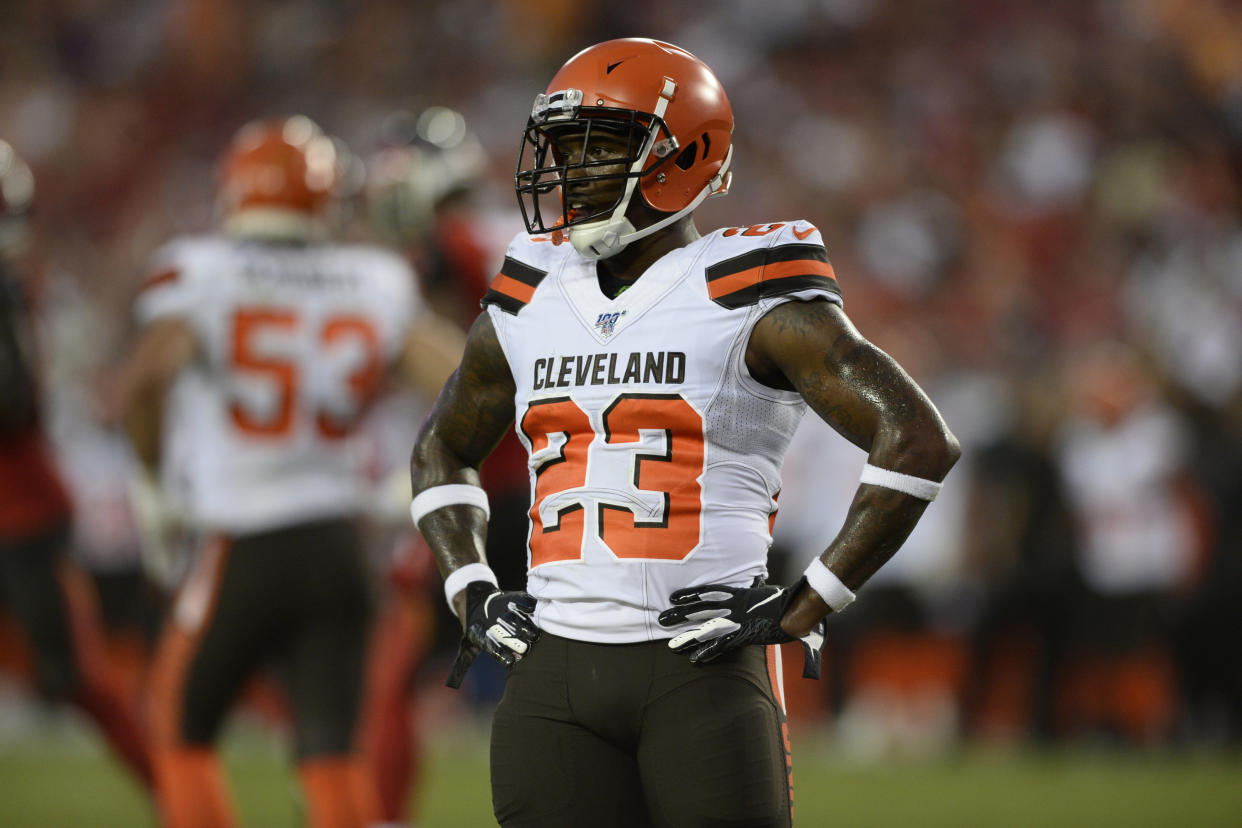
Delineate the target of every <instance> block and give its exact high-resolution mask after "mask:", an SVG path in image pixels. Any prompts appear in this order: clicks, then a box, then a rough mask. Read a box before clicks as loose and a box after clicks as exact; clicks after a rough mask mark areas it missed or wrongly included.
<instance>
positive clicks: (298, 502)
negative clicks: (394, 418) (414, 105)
mask: <svg viewBox="0 0 1242 828" xmlns="http://www.w3.org/2000/svg"><path fill="white" fill-rule="evenodd" d="M304 120H305V119H297V118H294V119H290V121H289V124H290V126H289V127H288V128H290V129H297V128H299V125H300V124H301V122H302V121H304ZM305 123H306V125H307V128H308V129H314V126H313V124H311V123H310V122H309V121H306V122H305ZM323 140H324V141H328V140H329V139H327V138H326V137H324V138H323ZM329 146H330V145H329ZM312 157H313V155H312ZM324 161H325V163H327V164H332V165H339V164H340V163H341V160H340V157H339V156H338V155H337V154H336V153H335V152H334V151H330V150H329V148H328V146H325V153H324ZM314 175H315V173H314V171H313V170H311V171H310V172H308V178H310V177H313V176H314ZM324 175H325V177H327V178H332V179H334V180H337V176H336V175H335V173H334V172H325V173H324ZM311 185H312V186H310V187H296V186H293V187H291V186H290V185H289V183H288V182H284V185H283V186H278V187H274V188H273V191H272V196H271V198H270V200H268V202H265V200H264V198H263V197H262V194H256V192H255V185H254V182H253V181H252V180H249V179H247V181H246V183H245V186H246V188H247V189H246V192H245V195H244V199H245V205H244V209H236V208H234V209H232V210H231V212H229V214H228V215H227V217H226V218H225V220H224V225H223V229H224V231H225V232H224V233H223V234H220V235H214V236H201V237H185V238H181V239H176V240H174V241H172V242H170V243H169V244H167V245H165V246H164V247H163V248H162V249H160V250H159V251H157V253H156V254H155V256H154V257H153V261H152V266H151V269H150V271H149V272H150V274H151V275H150V276H149V277H148V279H147V281H146V283H145V284H144V286H143V289H142V291H141V293H140V295H139V297H138V300H137V303H136V314H137V316H138V318H139V322H140V323H142V324H143V325H144V326H145V327H147V328H149V329H150V330H151V331H152V335H150V336H148V337H147V342H150V343H151V345H150V347H149V348H148V350H149V351H152V352H155V351H157V348H159V347H162V348H165V349H167V350H170V351H172V352H173V354H176V353H180V352H183V351H184V350H185V349H188V348H193V349H194V354H193V356H192V357H190V358H188V359H187V361H186V365H185V366H184V367H185V370H183V371H181V372H180V373H179V375H177V376H176V378H175V384H174V385H173V386H172V387H171V389H170V393H169V395H168V402H167V406H168V408H169V411H168V412H167V413H168V416H167V417H166V418H165V419H164V420H163V423H164V425H163V426H162V430H163V436H164V437H165V438H166V439H165V440H164V444H165V446H166V448H165V451H164V452H163V454H164V458H163V463H162V465H163V470H162V475H161V476H162V480H163V482H164V483H165V485H166V487H167V488H169V489H170V490H171V493H172V494H173V496H174V497H175V498H176V500H177V501H178V503H179V506H180V508H181V509H183V510H184V511H185V513H186V515H185V516H186V517H187V518H188V519H189V521H190V523H191V524H192V525H196V526H199V527H203V528H209V529H218V530H226V531H229V532H252V531H258V530H262V529H266V528H272V527H275V526H281V525H288V524H290V523H294V522H297V521H299V520H302V519H306V518H308V517H311V516H316V517H332V516H342V515H349V514H357V513H360V512H362V511H363V509H364V503H363V502H362V500H363V498H364V496H365V495H364V492H363V488H362V486H361V479H362V475H361V473H360V470H359V469H358V468H357V460H358V458H357V452H356V451H355V450H354V446H353V442H352V440H351V437H352V436H353V435H354V433H355V432H356V430H357V427H358V425H359V422H360V420H361V418H362V416H363V415H364V414H365V412H366V410H367V408H368V406H369V404H370V403H371V402H372V401H373V400H374V398H375V397H376V395H377V394H378V392H379V391H380V390H381V388H382V387H383V386H384V384H385V379H386V375H387V374H388V373H389V371H390V370H391V369H392V368H393V367H394V366H396V367H397V368H399V370H400V372H401V373H402V374H403V378H404V380H405V381H406V383H407V384H409V385H412V386H413V387H414V388H416V389H417V390H420V391H422V392H423V393H424V394H426V395H428V396H429V397H433V396H434V394H435V392H436V391H438V389H439V386H440V385H441V384H442V383H443V380H444V378H445V377H446V376H447V375H448V373H449V372H450V371H451V369H452V365H453V359H454V358H455V354H456V353H457V352H458V351H459V347H460V345H459V343H460V333H458V332H457V330H456V329H455V328H454V327H452V326H450V325H448V324H447V323H446V322H445V321H444V320H442V319H440V318H439V317H438V316H436V315H435V314H433V313H431V312H430V311H429V310H427V309H426V308H425V307H424V305H423V302H422V299H421V297H420V295H419V292H418V285H417V281H416V278H415V275H414V273H413V272H412V271H411V269H410V267H409V265H408V264H407V263H406V262H405V260H404V259H402V258H401V257H400V256H398V255H397V254H395V253H392V252H390V251H388V250H387V249H384V248H380V247H374V246H369V245H361V244H327V243H322V242H319V243H316V242H315V241H314V239H315V238H316V237H317V235H318V233H319V228H318V227H317V226H308V223H311V224H312V225H313V224H315V223H316V222H318V221H319V219H318V218H317V216H319V215H320V214H321V213H322V212H323V211H322V210H320V209H310V202H312V201H314V199H315V198H317V197H318V195H317V194H316V191H315V189H314V187H313V182H311ZM222 189H223V193H222V200H224V201H225V202H226V203H227V202H229V201H230V198H231V194H230V176H229V170H228V169H227V167H226V169H225V170H224V171H223V182H222ZM269 202H270V203H269ZM302 202H306V203H307V204H306V206H307V209H305V210H301V211H299V210H290V209H288V207H289V205H290V204H293V205H295V206H300V205H301V203H302ZM307 238H310V239H311V240H312V241H311V243H303V242H304V240H305V239H307ZM282 242H284V243H282ZM144 344H145V343H144ZM170 344H171V346H172V347H171V348H170V347H169V345H170ZM154 356H155V355H154V354H150V355H148V358H154ZM137 357H138V358H136V359H133V360H131V363H130V365H129V370H128V371H127V375H126V376H125V377H124V378H123V381H122V395H123V396H124V395H125V394H127V393H128V388H127V385H128V383H127V382H126V381H127V380H132V378H133V377H134V376H135V375H137V374H139V373H140V372H142V371H145V370H149V368H147V367H143V366H142V362H143V359H142V357H143V355H142V354H141V353H140V354H138V355H137ZM165 359H166V360H167V361H168V362H171V361H172V359H173V357H172V356H167V357H165ZM167 379H168V381H169V382H172V381H173V378H172V377H171V376H170V377H168V378H167ZM127 407H128V408H129V409H130V410H135V409H137V410H141V409H139V408H138V407H137V406H134V405H132V404H129V403H127ZM156 414H157V412H154V411H151V412H149V415H148V416H150V418H151V420H152V422H151V423H149V424H148V426H147V429H146V430H147V431H148V432H149V433H151V434H154V433H155V432H156V431H158V430H161V425H160V424H159V420H158V418H157V417H156ZM140 430H141V429H140ZM144 442H145V441H143V440H141V439H139V440H137V441H136V444H137V446H136V447H137V449H138V453H139V455H140V459H142V460H143V462H144V463H145V464H146V465H147V466H148V467H149V468H151V469H152V470H154V469H155V468H156V466H157V465H159V462H160V457H159V456H158V455H159V452H158V450H155V449H154V446H156V445H158V442H159V441H158V440H155V439H154V438H153V439H152V440H150V441H149V444H147V445H144Z"/></svg>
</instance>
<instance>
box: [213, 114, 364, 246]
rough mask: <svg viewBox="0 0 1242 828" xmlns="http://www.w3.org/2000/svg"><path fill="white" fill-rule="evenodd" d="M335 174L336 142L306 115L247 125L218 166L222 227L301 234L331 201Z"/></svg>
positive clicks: (308, 230)
mask: <svg viewBox="0 0 1242 828" xmlns="http://www.w3.org/2000/svg"><path fill="white" fill-rule="evenodd" d="M340 173H341V164H340V159H339V158H338V152H337V147H336V145H335V144H334V143H333V141H332V139H331V138H330V137H328V136H327V135H325V134H324V133H323V130H321V129H320V128H319V126H318V125H316V124H315V122H314V121H312V120H310V119H309V118H307V117H305V116H303V115H294V116H292V117H289V118H282V119H278V120H270V121H255V122H253V123H250V124H247V125H246V126H244V127H242V128H241V129H240V130H239V131H238V132H237V135H236V136H235V137H234V138H233V143H232V144H231V145H230V146H229V148H228V150H227V152H226V153H225V156H224V159H223V161H222V163H221V166H220V195H219V198H220V204H221V207H222V208H223V210H224V213H225V218H224V224H225V229H226V231H228V232H230V233H233V234H236V235H242V236H260V237H263V236H273V237H295V238H305V237H307V236H309V235H310V233H311V231H312V228H313V227H314V225H315V223H316V222H317V221H318V220H320V219H322V218H323V217H324V214H325V213H326V212H327V210H328V208H329V206H330V205H331V204H332V202H333V201H334V199H335V195H336V189H337V187H338V185H339V183H340Z"/></svg>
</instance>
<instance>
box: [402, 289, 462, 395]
mask: <svg viewBox="0 0 1242 828" xmlns="http://www.w3.org/2000/svg"><path fill="white" fill-rule="evenodd" d="M464 346H465V337H464V336H463V335H462V332H461V329H460V328H459V327H458V326H457V325H454V324H453V323H452V322H450V321H449V320H448V319H446V318H445V317H443V316H441V315H440V314H438V313H435V312H433V311H427V312H425V313H422V314H420V315H419V317H418V319H417V320H416V321H415V323H414V324H413V325H411V326H410V332H409V334H408V335H407V336H406V339H405V343H404V344H403V345H402V348H401V357H400V361H399V363H398V369H399V370H400V372H401V376H402V377H403V378H404V380H405V381H406V383H408V384H409V385H410V386H411V387H413V388H414V389H415V390H417V391H418V392H419V393H420V394H422V395H423V396H424V397H425V398H427V399H435V398H436V395H437V394H439V393H440V389H441V388H442V387H443V386H444V383H445V382H446V381H447V380H448V378H449V376H450V375H451V374H452V373H453V370H454V368H456V367H457V364H458V362H459V361H460V360H461V355H462V349H463V348H464Z"/></svg>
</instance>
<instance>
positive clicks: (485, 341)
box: [410, 313, 515, 619]
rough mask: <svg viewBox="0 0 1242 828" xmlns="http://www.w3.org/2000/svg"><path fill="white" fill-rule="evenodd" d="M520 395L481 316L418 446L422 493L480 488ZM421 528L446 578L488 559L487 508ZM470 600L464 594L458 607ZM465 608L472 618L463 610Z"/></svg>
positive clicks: (441, 512)
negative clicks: (455, 486)
mask: <svg viewBox="0 0 1242 828" xmlns="http://www.w3.org/2000/svg"><path fill="white" fill-rule="evenodd" d="M514 390H515V388H514V383H513V376H512V375H511V373H510V371H509V365H508V363H507V362H506V361H505V357H504V352H503V351H502V350H501V348H500V342H499V340H498V339H497V338H496V330H495V328H493V327H492V321H491V319H490V318H489V317H488V315H487V314H485V313H484V314H480V315H479V316H478V318H477V319H476V320H475V322H474V325H473V326H472V327H471V329H470V333H469V335H468V337H467V339H466V346H465V351H464V353H463V355H462V360H461V365H460V366H459V367H458V368H457V370H456V371H455V372H454V373H453V375H452V376H450V377H449V379H448V382H447V383H446V384H445V385H444V389H443V391H441V392H440V396H439V398H438V399H437V400H436V403H435V406H434V407H433V408H432V410H431V413H430V414H429V415H428V417H427V421H426V422H425V423H424V424H423V428H422V430H421V431H420V432H419V435H418V440H417V442H416V443H415V444H414V452H413V456H412V457H411V459H410V477H411V482H412V484H413V489H414V494H415V495H418V494H419V493H420V492H423V491H425V490H427V489H430V488H432V487H434V486H443V485H447V484H453V483H457V484H466V485H471V486H478V485H479V466H481V465H482V463H483V461H484V459H486V458H487V456H488V454H490V453H491V451H492V449H494V448H495V447H496V444H497V443H498V442H500V438H501V437H503V436H504V434H505V432H506V430H508V428H509V427H510V426H511V425H512V423H513V412H514V408H513V394H514ZM418 528H419V529H420V530H421V531H422V533H423V536H424V537H425V538H426V539H427V542H428V544H430V546H431V548H432V550H434V552H435V555H436V561H437V563H438V565H439V567H440V574H441V575H442V576H444V577H448V576H449V575H450V574H451V573H452V572H453V571H454V570H456V569H459V568H461V567H463V566H466V565H467V564H471V563H480V562H483V561H484V560H485V557H484V551H483V550H484V546H485V541H486V538H487V521H486V518H485V516H484V514H483V511H482V510H481V509H478V508H475V507H472V506H466V505H455V506H445V507H444V508H441V509H436V510H435V511H433V512H431V513H429V514H428V515H426V516H425V517H424V518H423V519H422V520H421V521H419V524H418ZM464 601H465V595H464V592H463V593H462V594H459V595H458V596H457V602H458V603H464ZM457 609H458V617H459V618H463V619H464V618H465V615H464V613H463V612H461V609H462V607H461V606H458V607H457Z"/></svg>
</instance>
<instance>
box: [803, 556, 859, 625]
mask: <svg viewBox="0 0 1242 828" xmlns="http://www.w3.org/2000/svg"><path fill="white" fill-rule="evenodd" d="M802 574H803V575H806V582H807V584H809V585H810V587H811V589H813V590H815V591H816V592H818V593H819V597H820V598H823V599H824V603H825V604H827V605H828V606H830V607H832V611H833V612H840V611H841V610H843V609H845V608H846V607H848V606H849V605H850V604H852V603H853V602H854V593H853V592H851V591H850V588H849V587H847V586H846V585H845V584H844V583H842V581H841V579H840V578H838V577H837V576H836V574H835V573H834V572H833V571H832V570H831V569H829V568H828V567H827V566H825V565H824V562H823V561H821V560H820V559H819V558H816V559H815V560H813V561H811V565H810V566H808V567H807V568H806V572H804V573H802Z"/></svg>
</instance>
